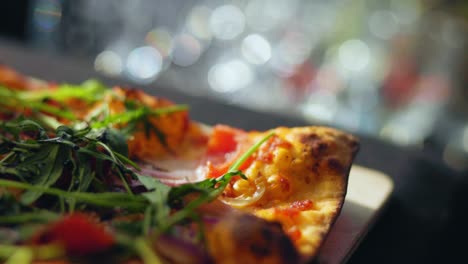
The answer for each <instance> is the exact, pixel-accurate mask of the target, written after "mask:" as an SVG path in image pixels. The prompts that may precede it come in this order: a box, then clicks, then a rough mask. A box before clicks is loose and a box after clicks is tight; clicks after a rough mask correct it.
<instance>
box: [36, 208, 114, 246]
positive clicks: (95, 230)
mask: <svg viewBox="0 0 468 264" xmlns="http://www.w3.org/2000/svg"><path fill="white" fill-rule="evenodd" d="M51 242H59V243H62V244H63V246H64V247H65V250H66V251H67V253H69V254H71V255H87V254H91V253H96V252H100V251H103V250H106V249H108V248H109V247H111V246H112V245H113V244H114V242H115V239H114V236H113V235H112V234H110V233H109V232H108V231H106V230H105V229H104V226H103V225H101V224H99V223H96V222H94V221H93V220H92V219H90V217H89V216H87V215H85V214H82V213H73V214H71V215H68V216H65V217H63V218H62V219H61V220H59V221H58V222H55V223H53V224H52V225H50V226H49V227H48V228H47V229H46V230H45V231H43V232H41V233H40V234H39V235H38V236H36V237H35V238H34V239H33V243H39V244H42V243H51Z"/></svg>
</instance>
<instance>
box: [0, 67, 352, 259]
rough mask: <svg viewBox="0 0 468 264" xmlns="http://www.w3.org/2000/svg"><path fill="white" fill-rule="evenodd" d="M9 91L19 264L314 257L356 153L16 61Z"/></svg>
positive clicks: (5, 90)
mask: <svg viewBox="0 0 468 264" xmlns="http://www.w3.org/2000/svg"><path fill="white" fill-rule="evenodd" d="M0 94H2V97H3V100H2V101H1V102H0V109H1V110H2V111H1V112H0V120H2V121H1V130H0V131H1V138H0V151H1V152H0V158H1V162H0V195H1V196H0V212H1V213H2V215H3V216H0V226H1V228H2V230H8V232H11V234H12V235H11V236H12V237H9V238H8V239H5V240H4V241H6V242H5V243H4V244H3V245H2V244H0V249H3V252H4V253H0V259H5V260H8V261H10V262H11V261H14V260H15V259H17V258H21V257H23V258H25V257H28V258H29V260H30V261H39V260H44V259H45V260H60V261H63V262H62V263H69V262H72V261H75V260H79V261H82V262H92V261H91V260H93V261H94V260H96V259H106V261H111V262H115V263H208V262H215V263H239V262H244V263H296V262H303V261H309V260H311V259H313V258H314V257H315V256H317V254H318V252H319V249H320V246H321V245H322V244H323V241H324V238H325V236H326V235H327V233H328V232H329V230H330V228H331V227H332V225H333V223H334V221H335V220H336V218H337V216H338V215H339V212H340V209H341V207H342V205H343V202H344V197H345V194H346V185H347V177H348V173H349V170H350V167H351V164H352V161H353V158H354V156H355V154H356V152H357V151H358V146H359V143H358V141H357V139H356V138H355V137H353V136H351V135H349V134H347V133H345V132H342V131H338V130H335V129H332V128H326V127H296V128H286V127H278V128H274V129H271V130H269V131H244V130H242V129H238V128H233V127H230V126H227V125H216V126H213V127H210V126H206V125H203V124H200V123H198V122H195V121H193V120H190V118H189V114H188V109H187V106H184V105H175V104H173V103H172V102H170V101H169V100H166V99H162V98H157V97H153V96H150V95H148V94H146V93H144V92H142V91H140V90H135V89H125V88H121V87H114V88H112V89H107V88H106V87H104V86H103V85H102V84H99V83H97V82H95V81H88V82H85V83H83V84H82V85H80V86H73V85H59V84H53V83H47V82H43V81H39V80H35V79H32V78H29V77H25V76H22V75H20V74H18V73H16V72H15V71H13V70H11V69H9V68H7V67H0ZM25 228H26V229H28V230H29V231H30V232H29V234H28V235H23V236H20V235H19V234H20V233H21V232H22V231H23V229H25ZM23 234H24V232H23ZM85 234H86V235H85ZM38 249H41V250H38ZM44 249H47V250H48V251H47V250H44ZM0 252H2V250H0ZM5 252H6V253H5ZM25 252H26V253H25ZM40 252H42V253H40ZM43 252H49V254H44V253H43ZM2 254H3V255H2ZM12 263H13V262H12Z"/></svg>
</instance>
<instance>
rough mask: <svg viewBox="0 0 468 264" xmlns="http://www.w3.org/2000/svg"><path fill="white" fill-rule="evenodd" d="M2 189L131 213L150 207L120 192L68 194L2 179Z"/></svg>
mask: <svg viewBox="0 0 468 264" xmlns="http://www.w3.org/2000/svg"><path fill="white" fill-rule="evenodd" d="M0 186H1V187H9V188H17V189H25V190H32V191H38V192H42V193H45V194H49V195H54V196H57V197H61V198H65V199H67V198H70V199H74V200H76V201H79V202H83V203H87V204H91V205H95V206H100V207H109V208H117V207H120V208H123V209H128V210H131V211H141V210H143V209H144V208H146V206H147V205H148V200H147V199H146V198H144V197H143V196H135V195H129V194H127V193H119V192H103V193H89V192H67V191H64V190H61V189H57V188H52V187H43V186H39V185H31V184H27V183H22V182H17V181H11V180H5V179H0Z"/></svg>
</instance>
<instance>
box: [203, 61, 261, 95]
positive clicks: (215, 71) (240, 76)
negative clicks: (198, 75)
mask: <svg viewBox="0 0 468 264" xmlns="http://www.w3.org/2000/svg"><path fill="white" fill-rule="evenodd" d="M252 80H253V73H252V69H251V68H250V67H249V65H247V64H246V63H245V62H243V61H241V60H238V59H234V60H231V61H228V62H225V63H219V64H216V65H214V66H213V67H212V68H211V69H210V70H209V72H208V83H209V84H210V87H211V88H212V89H213V90H214V91H216V92H219V93H229V92H234V91H236V90H239V89H242V88H244V87H246V86H247V85H249V84H250V83H251V82H252Z"/></svg>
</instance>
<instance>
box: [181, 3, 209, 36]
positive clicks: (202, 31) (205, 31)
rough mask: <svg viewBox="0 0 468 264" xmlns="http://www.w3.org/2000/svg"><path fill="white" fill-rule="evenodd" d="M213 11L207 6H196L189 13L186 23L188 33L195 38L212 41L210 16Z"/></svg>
mask: <svg viewBox="0 0 468 264" xmlns="http://www.w3.org/2000/svg"><path fill="white" fill-rule="evenodd" d="M211 13H212V10H211V9H210V8H208V7H206V6H195V7H194V8H193V9H192V10H191V11H190V13H189V15H188V17H187V21H186V26H187V29H188V31H189V32H190V33H191V34H193V35H194V36H195V37H197V38H199V39H201V40H205V41H210V40H211V38H212V34H211V31H210V16H211Z"/></svg>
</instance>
